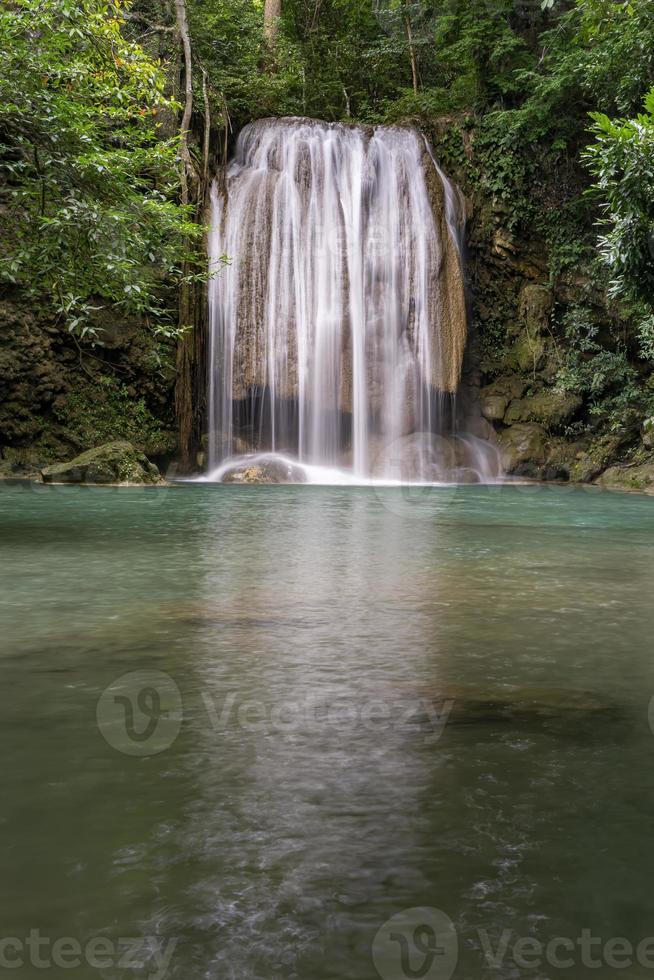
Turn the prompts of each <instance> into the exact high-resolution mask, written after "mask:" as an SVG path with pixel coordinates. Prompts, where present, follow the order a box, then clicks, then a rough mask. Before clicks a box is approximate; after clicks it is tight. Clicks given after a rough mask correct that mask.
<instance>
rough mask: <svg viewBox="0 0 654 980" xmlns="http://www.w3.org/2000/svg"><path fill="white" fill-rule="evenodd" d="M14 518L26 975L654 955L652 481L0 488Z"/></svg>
mask: <svg viewBox="0 0 654 980" xmlns="http://www.w3.org/2000/svg"><path fill="white" fill-rule="evenodd" d="M0 528H1V540H2V545H1V548H2V551H1V554H2V561H1V563H0V606H1V610H2V615H1V629H2V632H1V634H0V635H1V637H2V644H1V648H0V650H1V652H0V657H1V669H2V685H1V688H0V725H1V726H2V745H3V753H2V771H1V776H2V797H1V801H0V853H1V864H0V867H1V868H2V886H3V887H2V896H3V897H2V904H1V906H0V909H1V915H0V922H1V927H0V941H1V940H3V939H4V940H7V939H10V940H12V942H10V943H8V942H5V944H4V945H2V944H1V942H0V952H1V955H2V956H4V957H5V960H4V961H0V962H1V963H2V965H3V966H4V967H5V969H6V975H7V976H13V977H17V978H18V977H21V978H22V977H30V978H32V977H35V976H46V975H47V976H48V977H53V976H54V977H74V978H78V977H80V978H82V977H83V978H87V977H89V978H90V977H99V978H103V980H105V978H111V980H113V978H121V980H122V978H127V977H130V978H131V977H146V976H150V977H154V976H164V975H165V976H166V977H169V978H172V980H200V978H217V980H223V978H225V980H232V978H234V980H277V978H279V980H287V978H292V980H295V978H297V980H335V978H343V980H369V978H374V977H377V976H378V975H380V976H381V977H382V980H404V978H408V977H413V976H418V977H423V978H424V977H426V978H427V980H434V978H437V980H448V978H449V977H450V976H452V977H454V978H460V980H485V978H487V977H488V978H493V977H495V978H498V977H501V978H507V980H508V978H514V977H523V976H524V977H535V978H539V980H540V978H550V977H574V978H577V977H583V976H586V975H587V976H593V977H600V978H605V977H609V976H611V977H613V976H615V975H616V974H617V975H621V976H628V977H629V978H634V977H636V978H640V977H650V976H654V940H653V941H652V943H651V944H650V947H649V949H650V961H651V962H650V963H648V962H647V948H648V947H647V946H646V945H642V944H643V942H645V941H646V940H647V939H648V938H649V937H652V936H654V892H653V889H652V882H653V881H654V847H653V846H652V832H653V830H654V735H653V734H652V732H651V730H650V725H649V720H648V712H649V703H650V699H651V698H652V696H653V695H654V602H653V583H654V499H651V498H647V497H641V496H635V495H634V496H631V495H621V494H609V493H605V492H600V491H595V490H591V489H586V490H585V489H571V488H559V489H556V488H552V487H527V486H525V487H518V486H513V487H511V486H504V487H501V486H497V487H479V486H476V487H475V486H466V487H458V488H453V487H441V488H434V487H431V488H420V489H417V488H415V489H413V490H411V491H408V490H407V489H406V488H404V489H402V488H373V487H365V488H354V487H319V486H296V487H290V486H289V487H229V486H223V487H220V486H207V485H190V484H189V485H183V486H178V487H174V488H171V489H167V490H159V489H144V490H139V489H115V488H106V489H100V488H92V489H89V488H73V487H71V488H65V487H47V488H46V487H30V486H28V485H25V486H8V485H5V486H2V487H0ZM125 675H127V677H125ZM103 692H104V693H103ZM424 908H428V909H435V910H437V913H428V912H419V911H415V910H416V909H424ZM406 910H414V911H410V912H406ZM399 913H402V914H403V915H404V918H405V920H406V923H408V925H406V926H403V925H402V921H404V920H396V921H399V922H400V925H399V926H398V927H397V928H396V929H395V930H393V929H391V930H390V932H391V933H392V936H391V937H390V938H389V928H388V927H384V923H385V922H387V920H388V919H389V918H391V917H392V916H394V915H397V914H399ZM434 914H437V915H441V914H442V918H441V919H438V922H441V923H442V921H447V920H450V921H451V923H452V930H453V931H452V933H451V934H448V935H447V936H446V935H445V933H443V932H442V931H441V932H439V929H438V928H436V929H435V932H434V933H430V932H429V922H430V921H431V920H430V919H429V916H430V915H432V918H433V915H434ZM444 917H447V919H445V918H444ZM423 919H424V922H423V921H422V920H423ZM434 921H435V920H434ZM422 926H424V927H425V929H426V930H427V931H425V932H424V935H425V936H426V937H427V940H426V947H425V948H426V949H427V952H426V953H424V949H423V946H421V945H420V942H419V939H420V935H422V933H420V934H418V932H416V930H418V931H419V929H420V928H421V927H422ZM384 928H386V932H384ZM439 928H440V927H439ZM398 929H399V932H400V934H404V935H405V936H406V941H407V943H408V951H409V952H408V959H407V958H406V957H404V959H402V956H401V953H402V940H401V939H400V938H398V936H397V932H398ZM584 929H587V930H590V931H591V933H592V936H593V937H597V938H598V939H601V943H600V944H599V945H598V944H597V943H595V944H594V945H592V947H588V945H587V944H586V946H584V941H583V930H584ZM30 930H36V931H37V932H38V936H39V937H40V939H41V940H43V943H42V945H41V947H40V948H39V951H38V953H39V955H40V956H41V959H42V960H43V961H46V960H49V965H50V969H47V970H46V969H45V968H43V967H39V966H38V965H36V964H35V961H34V952H33V949H34V943H33V944H32V946H31V947H30V946H29V945H28V944H27V939H28V937H29V935H30ZM380 930H381V932H380ZM403 930H404V933H403ZM503 930H511V933H510V938H508V939H507V943H506V947H507V952H506V955H504V956H502V957H500V960H501V961H498V962H496V963H495V965H493V963H492V962H491V961H490V959H489V955H488V952H489V949H488V943H490V944H491V946H492V948H493V950H494V949H495V948H496V947H497V945H498V943H501V941H502V934H503ZM434 935H435V936H436V939H437V941H438V942H437V945H436V946H434V945H433V943H432V940H431V939H429V936H431V937H432V939H433V937H434ZM98 937H100V938H103V939H104V940H105V943H104V945H103V944H102V943H100V944H97V945H96V946H95V947H93V950H94V952H93V953H92V955H91V954H89V943H92V942H93V941H94V940H96V939H97V938H98ZM530 937H531V938H532V939H535V940H537V941H538V943H541V944H543V946H546V945H547V944H548V943H551V942H552V940H558V939H563V940H564V942H563V944H560V945H559V947H557V952H556V954H555V953H554V951H553V949H552V948H550V952H549V953H547V954H543V956H542V957H541V960H540V961H539V962H536V960H537V958H538V957H537V955H536V954H533V953H532V960H533V965H531V966H524V965H521V963H522V953H520V952H518V961H516V958H515V955H514V954H515V952H516V950H515V942H516V940H518V939H525V938H530ZM620 937H622V938H624V939H625V940H627V941H628V943H629V944H631V946H632V947H633V950H634V953H633V955H632V958H631V960H632V961H631V963H630V964H629V965H628V966H624V968H618V967H616V966H615V965H614V960H615V959H616V957H617V958H618V959H619V956H618V953H619V946H615V945H614V946H613V947H611V950H612V951H611V952H609V953H607V951H606V943H607V942H610V941H611V940H614V939H616V938H620ZM128 938H129V939H132V940H134V944H133V949H132V953H133V955H132V957H131V962H127V961H126V960H125V956H124V955H122V961H121V962H119V959H121V957H119V956H118V954H117V950H118V948H119V941H122V940H126V939H128ZM504 938H505V939H506V938H507V937H506V933H505V934H504ZM13 940H15V941H16V942H13ZM45 940H47V944H46V942H45ZM57 940H61V941H62V943H60V946H59V947H58V949H59V952H58V953H57V954H56V955H55V953H54V952H53V944H54V943H55V942H56V941H57ZM65 940H71V941H72V944H69V945H68V946H67V947H65V945H64V944H63V943H64V941H65ZM567 940H570V942H571V943H573V945H574V951H569V944H568V943H567ZM430 943H431V945H430ZM639 943H640V944H641V952H640V954H639V955H638V956H637V955H636V952H635V950H636V948H637V947H638V944H639ZM75 944H77V946H79V948H80V949H81V951H82V952H81V955H80V957H79V960H80V962H79V965H76V966H73V965H65V964H64V965H61V964H59V965H57V963H56V962H54V960H55V959H57V958H58V959H59V960H61V961H62V963H63V959H62V956H63V953H62V950H63V949H64V948H65V949H67V950H68V954H67V955H68V956H69V960H70V961H71V963H72V960H74V959H76V953H75V950H76V945H75ZM448 944H449V945H448ZM527 946H528V944H527ZM534 948H536V947H534ZM589 948H590V949H591V952H589ZM519 949H522V950H523V951H524V949H525V947H524V946H523V947H519ZM616 950H617V951H618V952H616ZM164 953H165V954H166V955H167V954H168V953H170V956H169V958H167V959H166V961H165V963H164V958H165V957H164ZM423 953H424V955H423ZM557 956H558V962H556V961H554V962H553V961H552V960H553V959H554V960H556V957H557ZM626 956H627V954H626V953H624V949H623V963H624V960H625V957H626ZM162 957H163V958H162ZM527 959H528V956H527ZM569 959H572V960H573V963H572V965H570V963H569ZM19 960H20V961H21V963H22V965H18V966H16V964H17V963H18V961H19ZM12 961H13V965H12ZM563 961H565V963H567V964H568V965H567V966H566V965H559V963H561V962H563ZM591 962H594V963H595V964H596V965H595V966H593V965H591ZM14 967H15V968H14ZM0 975H4V973H3V970H2V969H0Z"/></svg>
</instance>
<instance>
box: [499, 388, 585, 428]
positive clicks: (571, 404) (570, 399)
mask: <svg viewBox="0 0 654 980" xmlns="http://www.w3.org/2000/svg"><path fill="white" fill-rule="evenodd" d="M581 405H582V400H581V398H580V397H579V395H575V394H573V393H572V392H570V391H557V390H556V389H555V388H552V389H549V390H545V391H540V392H538V393H537V394H535V395H528V396H527V397H526V398H520V399H517V400H515V401H512V402H511V404H510V405H509V407H508V410H507V412H506V415H505V419H504V420H505V422H506V423H507V424H508V425H512V424H513V423H514V422H542V423H543V424H544V425H547V426H558V425H561V424H562V423H563V422H566V421H567V420H568V419H570V418H572V416H573V415H574V414H575V413H576V412H578V411H579V409H580V408H581Z"/></svg>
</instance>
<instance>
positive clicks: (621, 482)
mask: <svg viewBox="0 0 654 980" xmlns="http://www.w3.org/2000/svg"><path fill="white" fill-rule="evenodd" d="M597 483H598V484H599V486H601V487H605V488H607V489H611V490H643V491H645V493H654V460H650V461H649V462H648V463H642V464H640V465H638V466H611V467H610V468H609V469H608V470H606V472H605V473H602V475H601V476H600V477H599V479H598V480H597Z"/></svg>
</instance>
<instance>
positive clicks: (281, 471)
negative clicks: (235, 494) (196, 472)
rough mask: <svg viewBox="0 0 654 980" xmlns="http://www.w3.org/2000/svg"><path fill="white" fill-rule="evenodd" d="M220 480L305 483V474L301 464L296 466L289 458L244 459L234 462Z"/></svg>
mask: <svg viewBox="0 0 654 980" xmlns="http://www.w3.org/2000/svg"><path fill="white" fill-rule="evenodd" d="M221 482H222V483H247V484H257V483H266V484H270V483H306V482H307V475H306V473H305V471H304V470H303V469H302V467H301V466H296V465H295V464H294V463H291V462H290V461H289V460H284V459H264V460H258V461H254V460H249V461H248V460H245V461H244V462H243V463H241V464H240V465H239V464H238V463H236V464H235V465H234V468H233V469H230V470H228V471H227V473H225V475H224V476H223V478H222V481H221Z"/></svg>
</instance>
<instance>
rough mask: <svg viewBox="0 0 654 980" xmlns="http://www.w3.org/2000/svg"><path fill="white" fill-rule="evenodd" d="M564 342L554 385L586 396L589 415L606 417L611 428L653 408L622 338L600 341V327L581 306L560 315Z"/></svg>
mask: <svg viewBox="0 0 654 980" xmlns="http://www.w3.org/2000/svg"><path fill="white" fill-rule="evenodd" d="M563 323H564V329H565V339H566V345H565V348H564V351H563V356H562V364H561V367H560V369H559V372H558V374H557V385H558V387H559V388H561V389H562V390H563V391H572V392H575V393H576V394H578V395H583V396H585V397H586V398H587V399H588V403H589V413H590V415H591V416H593V415H594V416H596V417H599V418H603V419H605V420H606V421H608V423H609V425H610V427H611V428H612V429H618V428H620V427H622V426H624V425H628V424H629V423H630V422H633V421H634V419H635V418H640V417H641V416H643V415H646V414H648V413H649V412H650V411H651V410H652V409H654V400H653V399H652V395H651V394H650V393H648V392H647V391H646V390H645V389H644V388H643V387H642V385H641V383H640V378H639V376H638V372H637V371H636V369H635V367H634V366H633V364H632V363H631V361H630V359H629V357H628V352H627V350H626V347H625V344H624V340H623V339H622V338H619V337H615V336H613V337H611V345H610V346H608V345H607V344H606V343H603V342H602V340H601V338H600V327H599V325H598V324H597V323H596V322H595V320H594V319H593V317H592V315H591V314H590V313H589V311H588V310H587V309H585V308H584V307H572V308H571V309H570V310H569V311H568V312H567V314H566V315H565V317H564V321H563Z"/></svg>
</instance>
